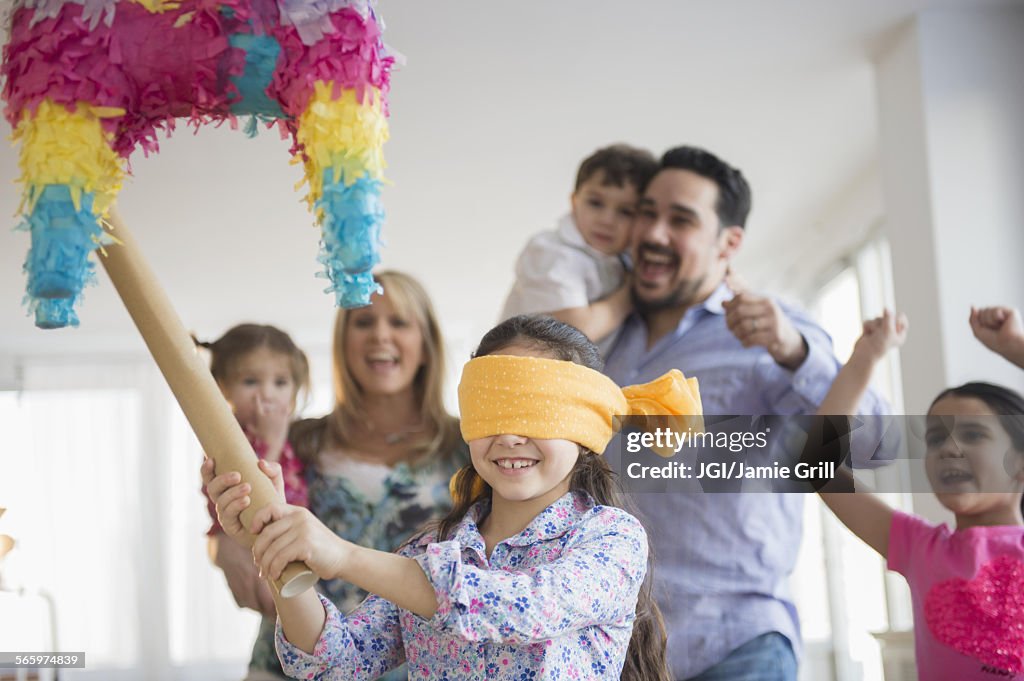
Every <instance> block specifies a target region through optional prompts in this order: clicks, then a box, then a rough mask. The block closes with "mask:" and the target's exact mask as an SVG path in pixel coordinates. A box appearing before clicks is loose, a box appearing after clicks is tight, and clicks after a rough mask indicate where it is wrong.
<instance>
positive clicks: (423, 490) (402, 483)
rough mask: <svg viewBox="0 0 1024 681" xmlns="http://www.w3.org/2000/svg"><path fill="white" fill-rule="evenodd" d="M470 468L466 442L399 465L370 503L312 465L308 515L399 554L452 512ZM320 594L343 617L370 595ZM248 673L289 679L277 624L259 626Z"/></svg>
mask: <svg viewBox="0 0 1024 681" xmlns="http://www.w3.org/2000/svg"><path fill="white" fill-rule="evenodd" d="M468 463H469V449H468V448H467V447H466V444H465V443H464V442H462V441H459V443H458V445H457V447H456V448H455V451H453V452H445V453H438V454H435V455H433V456H431V457H429V458H428V459H427V460H424V461H420V462H416V463H413V464H409V463H405V462H402V463H399V464H397V465H395V466H394V467H393V468H392V469H391V472H390V473H389V474H388V476H387V478H385V480H384V487H385V494H384V497H383V498H382V499H381V500H380V501H379V502H377V503H371V502H370V501H369V500H368V499H366V497H365V496H364V495H363V494H362V493H361V492H360V491H359V489H358V488H357V487H356V486H355V485H354V484H352V483H351V481H349V480H348V479H347V478H345V477H342V476H338V475H329V474H325V473H324V472H322V471H321V469H320V467H319V466H318V465H311V466H307V467H306V481H307V483H308V492H309V510H310V511H312V513H313V515H315V516H316V517H317V518H319V519H320V520H321V521H322V522H323V523H324V525H326V526H327V527H329V528H330V529H331V530H333V531H334V533H335V534H337V535H338V536H339V537H342V538H344V539H347V540H348V541H351V542H353V543H355V544H359V545H360V546H367V547H370V548H374V549H378V550H381V551H394V550H395V549H397V548H398V547H399V546H401V545H402V544H403V543H404V542H406V541H407V540H408V539H409V538H410V537H411V536H413V535H414V534H415V533H416V532H417V531H418V530H419V529H420V528H421V527H422V526H423V525H425V524H427V523H428V522H431V521H434V520H439V519H440V518H442V517H444V516H445V515H446V514H447V513H448V511H450V510H451V507H452V498H451V494H450V493H449V491H448V481H449V480H451V477H452V476H453V475H454V474H455V473H456V471H458V470H459V469H460V468H462V467H463V466H465V465H467V464H468ZM317 591H319V592H320V593H321V594H324V595H325V596H327V598H328V599H329V600H330V601H331V602H332V603H333V604H334V605H335V606H337V609H338V610H340V611H341V612H342V613H347V612H349V611H351V610H353V609H354V608H356V607H357V606H358V605H359V604H360V603H362V602H363V600H364V599H365V598H366V595H367V594H366V592H365V591H363V590H362V589H360V588H359V587H357V586H354V585H352V584H349V583H348V582H344V581H342V580H340V579H333V580H321V581H320V582H319V583H318V584H317ZM396 666H397V665H396ZM249 668H250V669H253V670H259V671H263V672H269V673H273V674H281V675H282V678H284V677H283V674H284V672H283V671H282V669H281V664H280V661H279V660H278V656H277V652H276V651H275V650H274V620H273V619H268V618H264V619H263V621H262V623H261V625H260V631H259V635H258V636H257V639H256V642H255V644H254V645H253V651H252V659H251V660H250V662H249ZM367 678H373V679H375V678H377V677H376V676H371V677H367ZM405 678H406V673H405V669H404V668H396V669H395V670H394V671H393V672H392V673H390V674H388V675H387V677H386V679H387V681H399V680H403V679H405Z"/></svg>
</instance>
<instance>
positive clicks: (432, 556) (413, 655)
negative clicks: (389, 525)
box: [277, 492, 647, 681]
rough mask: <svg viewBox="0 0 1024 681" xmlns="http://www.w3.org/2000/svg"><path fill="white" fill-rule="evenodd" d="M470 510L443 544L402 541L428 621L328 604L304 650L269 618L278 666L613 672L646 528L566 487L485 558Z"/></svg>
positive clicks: (318, 670)
mask: <svg viewBox="0 0 1024 681" xmlns="http://www.w3.org/2000/svg"><path fill="white" fill-rule="evenodd" d="M486 504H487V502H481V503H478V504H476V505H474V506H473V507H472V508H471V509H470V510H469V513H468V514H467V515H466V517H465V518H464V519H463V521H462V522H461V523H460V524H459V525H458V526H457V527H456V529H455V530H454V532H453V537H452V539H449V540H448V541H443V542H434V541H432V539H433V537H431V536H426V535H425V536H421V537H419V538H417V539H414V540H413V541H412V542H410V543H409V544H407V545H406V546H404V547H402V549H401V550H400V551H399V553H401V554H402V555H405V556H408V557H411V558H413V559H415V560H416V561H417V562H418V563H419V564H420V566H421V567H422V568H423V572H424V573H425V574H426V576H427V579H428V580H429V581H430V583H431V584H432V585H433V587H434V591H435V592H436V594H437V602H438V609H437V613H436V614H435V615H434V617H433V618H431V619H430V620H426V619H423V618H422V617H419V616H418V615H415V614H413V613H411V612H409V611H407V610H402V609H400V608H398V607H397V606H395V605H394V604H392V603H390V602H389V601H387V600H384V599H383V598H380V597H379V596H374V595H371V596H370V597H369V598H367V599H366V600H365V601H364V602H363V604H362V605H360V606H359V607H358V608H357V609H356V610H355V611H353V612H352V613H351V614H349V615H348V616H347V617H346V616H343V615H342V614H341V613H340V612H338V610H337V609H336V608H334V607H333V605H332V604H331V603H330V601H328V600H327V599H324V598H321V600H322V601H323V603H324V607H325V608H326V610H327V622H326V624H325V626H324V631H323V633H322V634H321V637H320V640H319V641H318V642H317V644H316V648H315V651H314V654H312V655H310V654H307V653H305V652H303V651H302V650H300V649H298V648H296V647H295V646H293V645H291V644H290V643H289V642H288V641H287V640H286V639H285V638H284V633H283V631H282V630H281V627H280V624H278V630H277V647H278V653H279V654H280V656H281V661H282V663H283V666H284V669H285V671H286V672H287V673H288V674H289V676H291V677H293V678H297V679H330V680H341V679H345V680H346V681H347V680H349V679H374V678H377V677H378V676H379V675H380V674H382V673H384V672H386V671H387V670H389V669H392V668H394V667H396V666H398V665H400V664H401V663H402V662H403V661H408V668H409V678H410V679H413V680H418V679H435V680H438V681H441V680H446V681H456V680H466V681H469V680H470V679H472V680H474V681H475V680H478V679H503V680H508V681H513V680H514V681H537V680H540V679H552V680H559V681H561V680H563V679H618V678H619V674H620V672H621V670H622V664H623V661H624V659H625V656H626V649H627V648H628V646H629V639H630V636H631V635H632V631H633V620H634V619H635V610H636V602H637V595H638V593H639V590H640V585H641V583H642V582H643V579H644V575H645V574H646V572H647V535H646V533H645V532H644V529H643V527H642V526H641V525H640V522H639V521H638V520H637V519H636V518H634V517H633V516H631V515H629V514H628V513H626V512H625V511H623V510H621V509H618V508H613V507H609V506H598V505H595V504H594V501H593V500H592V499H591V498H590V497H589V496H588V495H586V494H584V493H580V492H570V493H568V494H566V495H565V496H563V497H562V498H560V499H559V500H557V501H556V502H555V503H553V504H552V505H551V506H548V507H547V508H546V509H544V510H543V511H542V512H541V513H540V514H539V515H538V516H537V517H536V518H534V520H533V522H531V523H530V525H529V526H527V528H526V529H525V530H523V531H522V532H521V533H519V534H517V535H515V536H514V537H510V538H508V539H506V540H505V541H503V542H501V543H499V544H498V545H497V546H495V547H494V550H493V552H492V554H491V556H490V559H488V558H487V556H486V553H485V548H484V540H483V537H482V536H481V535H480V531H479V529H478V526H477V523H478V522H479V521H480V520H481V519H482V518H483V517H485V514H486V512H487V510H488V507H487V505H486Z"/></svg>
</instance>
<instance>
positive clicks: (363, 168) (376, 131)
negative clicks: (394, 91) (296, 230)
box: [295, 82, 388, 217]
mask: <svg viewBox="0 0 1024 681" xmlns="http://www.w3.org/2000/svg"><path fill="white" fill-rule="evenodd" d="M364 99H365V100H366V101H364V102H360V101H359V100H358V99H357V98H356V92H355V90H343V91H342V93H341V96H340V97H338V98H336V99H335V98H334V84H333V83H330V82H327V83H325V82H318V83H316V84H314V91H313V96H312V97H311V98H310V100H309V104H308V105H307V106H306V110H305V111H304V112H303V114H302V115H301V116H300V117H299V121H298V129H297V131H296V134H295V137H296V140H297V141H298V142H299V144H301V145H302V147H303V150H304V151H305V155H306V158H305V160H304V164H305V170H306V176H305V178H304V180H303V182H305V183H308V184H309V194H308V195H307V196H306V201H307V202H308V203H309V205H310V208H311V209H312V208H313V206H314V204H315V203H316V201H317V200H318V199H319V198H320V197H321V195H322V194H323V175H324V170H326V169H327V168H331V169H332V170H333V171H334V177H336V178H337V177H344V179H345V184H346V185H351V184H352V183H353V182H355V181H356V180H358V179H359V178H360V177H362V176H363V175H364V174H368V175H369V176H370V177H371V178H373V179H376V180H380V179H383V177H384V167H385V163H384V152H383V147H384V142H386V141H387V139H388V122H387V118H386V117H385V116H384V112H383V110H382V107H381V95H380V90H378V89H377V88H372V87H367V88H366V93H365V97H364ZM295 162H297V161H295ZM303 182H300V183H299V184H298V185H297V186H296V189H299V188H301V187H302V184H303ZM318 217H320V216H318Z"/></svg>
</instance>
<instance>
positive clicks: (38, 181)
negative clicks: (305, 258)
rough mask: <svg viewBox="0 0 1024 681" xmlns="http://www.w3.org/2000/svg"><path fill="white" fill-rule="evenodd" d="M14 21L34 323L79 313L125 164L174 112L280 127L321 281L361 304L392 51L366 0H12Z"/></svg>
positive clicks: (14, 112) (13, 95) (8, 61)
mask: <svg viewBox="0 0 1024 681" xmlns="http://www.w3.org/2000/svg"><path fill="white" fill-rule="evenodd" d="M11 26H12V30H11V36H10V41H9V43H8V44H7V45H6V46H5V48H4V52H3V75H4V76H5V78H6V84H5V86H4V92H3V94H4V98H5V100H6V102H7V106H6V108H5V110H4V115H5V116H6V118H7V120H8V121H9V122H10V124H11V127H12V128H13V129H14V139H15V141H17V142H20V144H21V157H20V165H21V177H20V182H22V183H23V185H24V191H23V199H22V205H21V207H20V209H19V213H20V214H21V215H22V216H23V218H24V220H23V222H22V225H21V226H22V227H23V228H25V229H27V230H29V231H30V232H31V243H32V245H31V249H30V251H29V255H28V259H27V260H26V262H25V271H26V273H27V276H28V284H27V287H28V295H27V300H28V305H29V310H30V312H31V313H34V314H35V318H36V325H37V326H39V327H42V328H55V327H62V326H68V325H72V326H75V325H77V324H78V317H77V315H76V307H77V302H78V300H79V298H80V297H81V292H82V287H83V285H84V284H85V283H86V282H88V281H89V280H90V279H91V278H93V277H94V273H93V270H94V265H93V263H92V262H91V261H90V258H89V255H90V253H91V252H92V251H93V250H95V249H96V248H97V247H98V246H99V245H100V244H103V243H104V242H107V241H109V240H110V238H111V235H110V234H108V233H107V232H106V230H105V228H104V222H103V221H102V218H103V217H104V216H105V215H106V212H107V211H108V209H109V208H110V206H111V204H112V202H113V201H114V198H115V196H116V195H117V193H118V191H119V190H120V189H121V184H122V182H123V180H124V175H125V172H126V171H125V168H126V162H127V159H128V157H129V155H130V154H131V153H132V152H133V151H134V150H135V149H138V148H141V149H142V150H143V152H144V153H146V154H148V153H150V152H154V151H156V150H157V131H158V130H161V129H162V130H165V131H167V132H168V133H169V132H170V131H171V130H173V129H174V126H175V121H176V119H178V118H185V119H187V120H188V122H189V123H191V124H193V125H196V126H198V125H201V124H204V123H208V122H221V121H224V120H228V121H230V122H231V123H232V124H234V123H235V122H236V120H237V119H236V117H239V116H251V118H250V119H249V121H248V124H247V129H248V131H249V132H250V133H251V134H255V130H256V125H257V122H258V121H263V122H266V123H268V124H276V125H277V126H279V127H280V129H281V131H282V134H283V135H284V134H287V135H290V136H291V139H292V150H291V151H292V155H293V162H301V163H302V164H303V165H304V168H305V182H306V183H307V184H308V194H307V197H306V199H307V201H308V202H309V205H310V208H311V209H312V210H313V211H314V212H315V214H316V218H317V221H318V222H319V223H320V226H321V228H322V230H323V238H322V251H321V254H320V256H319V258H318V259H319V260H320V262H321V263H323V265H324V272H323V273H321V275H319V276H324V277H326V278H328V279H329V280H330V282H331V285H330V286H329V287H328V289H327V290H328V291H331V292H333V293H334V294H335V298H336V302H337V304H338V305H342V306H345V307H357V306H360V305H366V304H368V303H369V299H370V295H371V294H372V293H374V292H375V291H377V285H376V283H375V282H374V280H373V276H372V275H371V273H370V270H371V269H372V267H373V266H374V265H375V264H376V263H377V262H378V261H379V255H378V246H379V237H380V227H381V224H382V222H383V217H384V215H383V211H382V209H381V204H380V185H381V180H382V177H383V168H384V159H383V154H382V151H381V148H382V146H383V144H384V142H385V140H386V139H387V136H388V127H387V113H388V112H387V93H388V82H389V78H390V70H391V66H392V64H393V63H394V58H393V57H392V56H391V55H390V54H389V53H388V51H387V49H386V48H385V47H384V44H383V42H382V41H381V24H380V22H379V21H378V19H377V16H376V14H375V12H374V10H373V8H372V7H371V4H370V2H368V0H362V1H359V0H180V1H177V0H16V2H15V4H14V8H13V10H12V15H11ZM300 186H301V185H300Z"/></svg>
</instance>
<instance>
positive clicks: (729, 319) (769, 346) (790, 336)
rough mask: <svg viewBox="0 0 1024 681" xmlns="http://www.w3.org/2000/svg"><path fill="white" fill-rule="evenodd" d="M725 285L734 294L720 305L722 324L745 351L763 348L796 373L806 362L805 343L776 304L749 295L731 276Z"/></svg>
mask: <svg viewBox="0 0 1024 681" xmlns="http://www.w3.org/2000/svg"><path fill="white" fill-rule="evenodd" d="M726 283H727V284H728V286H729V288H731V289H732V290H733V292H734V295H733V298H732V300H727V301H725V302H724V303H722V307H723V308H725V324H726V326H727V327H729V330H730V331H732V334H733V335H734V336H736V338H737V339H738V340H739V341H740V343H742V344H743V347H745V348H753V347H763V348H765V349H766V350H768V354H770V355H771V356H772V359H774V360H775V361H776V362H778V363H779V364H780V365H781V366H783V367H785V368H786V369H789V370H791V371H795V370H796V369H798V368H799V367H800V365H801V364H803V362H804V360H805V359H807V352H808V348H807V343H806V341H804V337H803V336H802V335H800V332H799V331H797V330H796V327H795V326H793V322H791V321H789V317H787V316H786V313H785V312H783V311H782V308H780V307H779V304H778V303H776V302H775V301H774V300H772V299H771V298H768V297H767V296H759V295H757V294H754V293H750V292H749V291H747V290H746V287H745V286H744V285H743V284H742V283H740V279H739V278H738V277H736V276H735V275H733V274H731V273H730V274H729V275H728V276H727V277H726Z"/></svg>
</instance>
